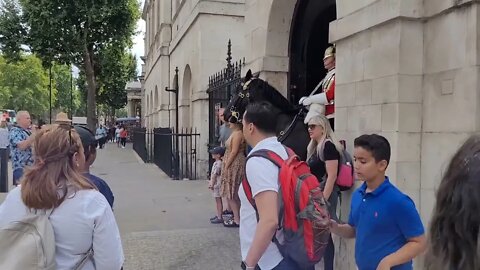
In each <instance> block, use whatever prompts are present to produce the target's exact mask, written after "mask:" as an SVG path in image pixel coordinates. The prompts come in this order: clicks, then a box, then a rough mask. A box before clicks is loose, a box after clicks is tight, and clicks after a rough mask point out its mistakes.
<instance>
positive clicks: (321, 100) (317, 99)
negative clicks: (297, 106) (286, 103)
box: [303, 92, 328, 106]
mask: <svg viewBox="0 0 480 270" xmlns="http://www.w3.org/2000/svg"><path fill="white" fill-rule="evenodd" d="M312 103H315V104H321V105H327V104H328V99H327V94H326V93H325V92H324V93H320V94H316V95H313V96H310V97H308V98H307V99H306V100H304V101H303V105H305V106H308V105H311V104H312Z"/></svg>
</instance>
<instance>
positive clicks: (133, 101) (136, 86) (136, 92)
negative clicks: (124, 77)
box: [125, 81, 142, 118]
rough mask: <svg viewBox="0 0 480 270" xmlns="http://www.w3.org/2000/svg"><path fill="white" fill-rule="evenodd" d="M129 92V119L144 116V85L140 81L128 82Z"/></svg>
mask: <svg viewBox="0 0 480 270" xmlns="http://www.w3.org/2000/svg"><path fill="white" fill-rule="evenodd" d="M125 90H126V91H127V106H126V108H127V117H138V118H140V116H141V114H142V94H141V90H142V85H141V83H140V82H139V81H132V82H128V83H127V84H126V85H125Z"/></svg>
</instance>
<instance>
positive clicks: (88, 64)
mask: <svg viewBox="0 0 480 270" xmlns="http://www.w3.org/2000/svg"><path fill="white" fill-rule="evenodd" d="M9 1H11V0H9ZM19 1H20V4H21V11H22V12H23V19H24V21H23V23H24V24H25V25H24V27H23V28H21V29H28V34H27V37H26V38H25V39H24V40H25V44H26V45H28V47H30V49H31V50H32V52H34V53H35V54H37V55H38V56H39V57H40V58H41V59H42V60H43V62H44V65H45V66H46V67H48V66H49V65H50V64H51V63H52V62H54V61H55V62H58V63H68V64H70V63H71V64H75V65H76V66H78V67H82V69H83V70H84V72H85V78H86V85H87V91H86V92H87V103H88V111H87V119H88V120H87V121H88V125H89V127H90V128H93V127H94V126H95V123H96V116H95V109H96V92H97V89H98V87H97V80H96V78H97V76H98V74H97V70H96V68H95V67H96V61H97V60H98V55H99V54H100V52H101V51H102V50H103V48H105V47H108V46H119V47H123V48H128V47H130V46H131V44H132V41H131V38H132V36H133V34H134V32H135V25H136V22H137V20H138V19H139V18H140V10H139V3H138V2H137V0H104V1H92V0H75V1H72V0H19ZM13 30H15V29H13ZM8 34H9V33H6V35H8ZM5 49H7V48H5ZM9 50H13V48H10V49H9ZM9 54H10V53H9Z"/></svg>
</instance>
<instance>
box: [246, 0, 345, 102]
mask: <svg viewBox="0 0 480 270" xmlns="http://www.w3.org/2000/svg"><path fill="white" fill-rule="evenodd" d="M246 5H247V14H246V18H245V20H246V21H247V22H248V25H250V26H252V28H251V29H247V39H249V40H251V44H250V48H256V49H255V50H250V51H249V55H247V65H248V66H247V68H246V69H245V71H246V70H248V69H249V68H251V69H252V71H254V72H257V71H259V72H260V77H261V78H263V79H265V80H267V81H268V82H269V83H270V84H271V85H273V86H274V87H276V88H277V89H278V90H279V91H280V92H282V93H283V94H284V95H285V96H288V97H289V98H290V99H291V100H292V101H296V100H298V99H299V97H301V96H302V95H303V94H304V93H306V92H308V91H311V90H312V89H313V88H312V86H311V85H313V87H314V86H315V85H316V84H317V83H318V82H319V81H320V80H321V79H322V77H323V76H324V74H325V73H324V70H323V61H322V59H323V57H322V56H323V52H324V50H325V48H326V47H327V46H328V34H329V22H330V21H332V20H335V18H336V1H335V0H325V1H318V0H297V1H292V0H263V1H261V3H260V1H253V0H247V1H246ZM264 14H269V15H268V16H264ZM247 48H248V47H247Z"/></svg>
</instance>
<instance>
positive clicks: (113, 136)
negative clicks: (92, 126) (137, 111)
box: [95, 124, 128, 149]
mask: <svg viewBox="0 0 480 270" xmlns="http://www.w3.org/2000/svg"><path fill="white" fill-rule="evenodd" d="M95 137H96V139H97V140H98V147H99V148H100V149H103V147H104V146H105V144H106V143H108V142H111V143H116V144H117V147H121V148H125V147H126V145H127V138H128V129H127V127H126V126H125V125H122V124H116V125H111V126H110V127H109V128H108V127H106V126H104V125H100V126H99V127H98V128H97V130H96V132H95Z"/></svg>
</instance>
